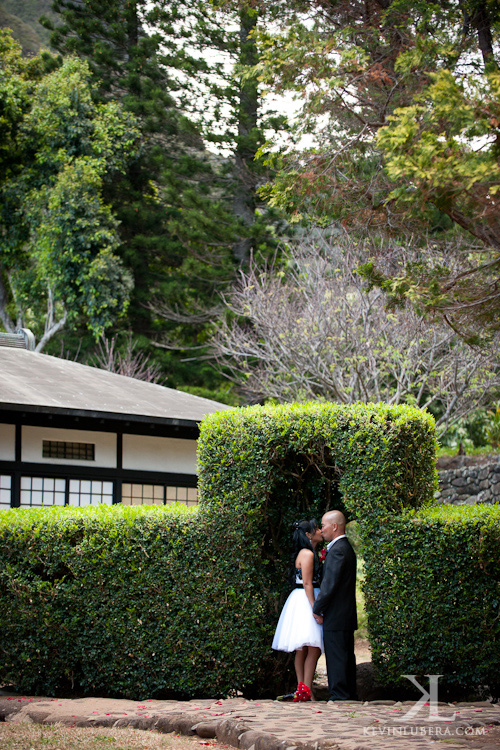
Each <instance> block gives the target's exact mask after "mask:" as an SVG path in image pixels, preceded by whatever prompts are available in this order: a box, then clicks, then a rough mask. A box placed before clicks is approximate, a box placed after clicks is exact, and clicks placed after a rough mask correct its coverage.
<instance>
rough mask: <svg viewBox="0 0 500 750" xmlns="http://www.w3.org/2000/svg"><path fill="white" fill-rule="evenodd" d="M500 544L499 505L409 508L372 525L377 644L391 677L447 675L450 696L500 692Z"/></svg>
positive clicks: (372, 627) (368, 554)
mask: <svg viewBox="0 0 500 750" xmlns="http://www.w3.org/2000/svg"><path fill="white" fill-rule="evenodd" d="M499 551H500V507H498V506H484V505H483V506H465V507H464V506H462V507H456V506H451V505H448V506H444V505H443V506H439V507H435V508H429V509H427V510H423V511H418V512H416V513H415V512H405V513H404V514H402V515H401V516H393V517H392V518H390V519H386V521H385V522H384V523H383V524H381V525H379V526H378V527H374V526H372V527H371V529H370V534H369V535H366V534H365V569H366V583H365V596H366V608H367V611H368V628H369V631H370V643H371V646H372V655H373V661H374V664H375V666H376V667H377V668H378V671H379V673H380V675H381V676H382V677H383V679H384V681H385V682H386V683H394V684H399V685H401V686H403V687H408V685H409V683H408V681H407V680H405V679H404V678H403V677H402V675H404V674H417V675H420V676H423V675H425V674H440V675H443V676H442V678H441V679H440V688H442V689H446V688H447V690H448V695H451V696H453V695H459V694H460V691H466V690H470V689H471V688H472V689H475V690H477V689H482V691H483V692H484V693H485V694H486V695H491V694H492V695H495V696H497V697H498V696H500V568H499ZM441 694H442V695H443V696H444V693H441Z"/></svg>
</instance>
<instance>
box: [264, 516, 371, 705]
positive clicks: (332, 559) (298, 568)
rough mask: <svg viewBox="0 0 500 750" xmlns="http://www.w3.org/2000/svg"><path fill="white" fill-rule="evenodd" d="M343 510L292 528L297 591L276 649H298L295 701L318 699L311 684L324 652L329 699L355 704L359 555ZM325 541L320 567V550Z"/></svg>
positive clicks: (283, 616)
mask: <svg viewBox="0 0 500 750" xmlns="http://www.w3.org/2000/svg"><path fill="white" fill-rule="evenodd" d="M345 525H346V520H345V517H344V515H343V513H341V512H340V511H339V510H329V511H327V512H326V513H325V514H324V516H323V518H322V519H321V528H320V527H319V525H318V522H317V521H316V520H315V519H314V518H312V519H310V520H306V519H303V520H301V521H296V522H295V523H294V524H293V535H292V544H293V551H292V555H291V561H290V562H291V565H290V567H291V570H292V573H291V580H290V583H291V584H292V586H293V587H294V588H293V591H292V592H291V594H290V595H289V597H288V599H287V600H286V602H285V605H284V607H283V610H282V612H281V615H280V618H279V621H278V625H277V627H276V632H275V635H274V640H273V643H272V648H273V649H275V650H276V651H286V652H288V653H291V652H293V651H295V662H294V665H295V673H296V676H297V685H298V686H297V691H296V693H295V695H294V699H293V700H294V701H295V702H300V701H308V700H315V698H314V695H313V694H312V683H313V679H314V673H315V671H316V664H317V663H318V659H319V657H320V655H321V653H322V652H323V651H324V652H325V657H326V671H327V675H328V691H329V694H330V700H329V701H328V702H329V703H330V702H333V701H352V700H357V694H356V659H355V656H354V631H355V630H356V628H357V627H358V622H357V614H356V554H355V552H354V550H353V548H352V546H351V543H350V542H349V540H348V538H347V536H346V533H345ZM323 541H325V542H327V546H326V556H325V558H324V562H323V564H321V562H320V560H319V557H318V554H317V552H316V547H317V546H318V544H321V542H323Z"/></svg>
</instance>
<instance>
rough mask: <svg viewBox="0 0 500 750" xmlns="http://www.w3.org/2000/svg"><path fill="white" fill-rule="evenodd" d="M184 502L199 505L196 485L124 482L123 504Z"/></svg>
mask: <svg viewBox="0 0 500 750" xmlns="http://www.w3.org/2000/svg"><path fill="white" fill-rule="evenodd" d="M169 503H184V504H185V505H198V493H197V490H196V487H176V486H171V485H163V484H136V483H134V484H132V483H125V482H124V483H123V484H122V504H123V505H165V504H169Z"/></svg>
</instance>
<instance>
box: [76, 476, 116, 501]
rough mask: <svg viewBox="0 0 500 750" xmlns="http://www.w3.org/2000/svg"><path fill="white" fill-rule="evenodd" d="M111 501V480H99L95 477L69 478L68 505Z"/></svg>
mask: <svg viewBox="0 0 500 750" xmlns="http://www.w3.org/2000/svg"><path fill="white" fill-rule="evenodd" d="M97 503H106V504H107V505H112V503H113V482H101V481H100V480H95V479H70V480H69V504H70V505H78V506H81V505H96V504H97Z"/></svg>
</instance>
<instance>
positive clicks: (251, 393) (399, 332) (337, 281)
mask: <svg viewBox="0 0 500 750" xmlns="http://www.w3.org/2000/svg"><path fill="white" fill-rule="evenodd" d="M367 260H368V255H367V250H366V249H365V248H359V247H356V246H355V244H354V243H353V242H351V241H350V240H349V238H340V239H339V240H338V241H337V242H336V244H332V243H330V244H328V243H327V242H316V243H315V244H310V245H309V246H306V245H302V246H299V247H296V248H295V249H293V250H291V251H289V253H288V257H287V258H286V266H284V267H285V268H286V272H284V271H283V270H282V269H283V266H281V267H280V268H278V267H273V266H271V267H269V268H267V269H265V270H264V271H260V270H259V269H258V268H257V267H256V266H255V265H251V267H250V270H249V271H248V273H241V275H240V283H239V285H238V286H237V287H236V288H235V289H234V290H233V292H232V294H231V295H230V296H228V297H227V298H226V300H225V301H226V304H227V306H228V308H229V310H230V311H231V313H232V317H231V319H230V320H229V319H228V318H224V319H222V320H221V321H220V323H219V324H218V325H217V331H216V334H215V336H214V338H213V342H212V346H213V351H214V356H215V357H216V360H217V362H218V363H219V366H220V368H221V371H222V372H224V373H225V374H226V376H228V377H229V379H231V380H232V381H233V382H235V383H237V384H238V387H239V389H240V391H241V392H242V393H243V394H244V396H245V397H246V398H247V399H248V400H249V401H260V400H262V399H265V398H270V397H271V398H275V399H278V400H279V401H292V400H297V399H298V400H304V399H317V398H321V399H327V400H333V401H339V402H342V403H352V402H353V401H363V402H367V401H378V400H384V401H386V402H388V403H392V404H399V403H405V402H409V403H415V404H417V405H418V406H422V407H424V406H426V407H432V409H433V411H434V412H435V413H436V415H437V424H438V427H439V430H440V431H444V429H445V428H446V426H447V425H448V424H451V423H452V422H454V421H456V420H457V419H459V418H460V417H462V416H464V415H466V414H467V413H469V412H470V411H471V410H472V409H474V408H477V407H478V406H481V405H484V404H486V403H487V402H488V399H489V397H490V393H491V391H492V389H493V388H495V387H498V386H499V385H500V367H499V364H500V363H499V359H498V355H497V353H496V352H497V351H498V344H499V343H500V334H497V335H496V339H495V341H493V342H492V343H491V346H490V347H488V348H479V347H478V346H475V347H471V346H469V345H468V344H467V343H465V342H464V341H463V340H462V339H461V338H460V337H459V336H457V335H456V334H455V333H454V332H453V331H452V330H450V328H449V326H447V325H446V324H445V323H444V322H438V323H435V324H433V325H430V324H429V322H428V321H425V320H422V318H420V317H419V316H418V315H417V314H416V313H415V311H414V310H413V309H412V308H411V306H409V305H407V306H406V307H405V308H403V309H398V310H396V311H393V312H390V311H388V310H387V308H386V299H385V296H384V294H383V293H382V292H381V291H380V290H379V289H376V290H372V291H371V292H369V293H368V292H367V291H366V289H365V287H364V282H363V280H362V279H361V278H360V276H359V275H358V274H357V273H356V272H355V269H356V268H357V267H358V266H359V265H360V264H361V263H363V262H366V261H367ZM391 262H394V261H393V260H392V261H391Z"/></svg>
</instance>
